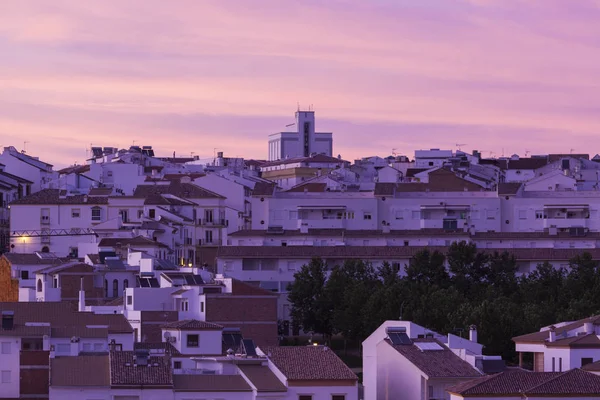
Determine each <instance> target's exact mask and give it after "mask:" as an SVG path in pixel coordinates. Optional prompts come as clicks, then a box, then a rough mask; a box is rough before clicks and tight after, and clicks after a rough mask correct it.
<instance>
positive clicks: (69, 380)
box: [50, 355, 110, 387]
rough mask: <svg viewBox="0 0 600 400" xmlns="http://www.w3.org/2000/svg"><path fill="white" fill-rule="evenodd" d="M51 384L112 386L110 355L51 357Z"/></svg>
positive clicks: (57, 385) (54, 385) (58, 385)
mask: <svg viewBox="0 0 600 400" xmlns="http://www.w3.org/2000/svg"><path fill="white" fill-rule="evenodd" d="M50 386H53V387H60V386H110V372H109V363H108V355H102V356H81V355H80V356H76V357H56V358H52V359H50Z"/></svg>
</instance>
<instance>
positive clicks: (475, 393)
mask: <svg viewBox="0 0 600 400" xmlns="http://www.w3.org/2000/svg"><path fill="white" fill-rule="evenodd" d="M447 390H448V392H450V393H455V394H459V395H461V396H463V397H480V396H515V397H517V396H518V397H520V396H522V395H526V396H528V397H531V396H552V397H558V396H561V395H563V396H567V395H568V396H594V395H595V396H597V395H600V376H597V375H595V374H592V373H589V372H586V371H583V370H581V369H578V368H576V369H572V370H570V371H567V372H528V371H507V372H501V373H499V374H496V375H490V376H486V377H483V378H479V379H474V380H471V381H468V382H464V383H461V384H458V385H455V386H453V387H450V388H448V389H447Z"/></svg>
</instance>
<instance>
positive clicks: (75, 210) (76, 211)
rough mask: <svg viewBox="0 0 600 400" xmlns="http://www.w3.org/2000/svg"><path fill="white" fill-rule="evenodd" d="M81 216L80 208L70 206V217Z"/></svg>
mask: <svg viewBox="0 0 600 400" xmlns="http://www.w3.org/2000/svg"><path fill="white" fill-rule="evenodd" d="M80 216H81V210H80V209H79V208H71V218H79V217H80Z"/></svg>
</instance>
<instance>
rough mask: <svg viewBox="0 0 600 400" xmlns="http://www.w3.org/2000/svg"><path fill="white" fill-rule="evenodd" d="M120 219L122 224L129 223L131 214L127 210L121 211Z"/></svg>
mask: <svg viewBox="0 0 600 400" xmlns="http://www.w3.org/2000/svg"><path fill="white" fill-rule="evenodd" d="M119 217H120V218H121V221H122V222H128V221H129V213H128V212H127V210H119Z"/></svg>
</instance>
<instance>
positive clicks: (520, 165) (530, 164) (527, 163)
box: [507, 157, 548, 170]
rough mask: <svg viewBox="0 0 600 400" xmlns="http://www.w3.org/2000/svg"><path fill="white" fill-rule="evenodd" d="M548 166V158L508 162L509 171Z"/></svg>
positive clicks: (521, 159)
mask: <svg viewBox="0 0 600 400" xmlns="http://www.w3.org/2000/svg"><path fill="white" fill-rule="evenodd" d="M547 164H548V158H546V157H533V158H520V159H518V160H508V165H507V169H529V170H531V169H538V168H542V167H543V166H544V165H547Z"/></svg>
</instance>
